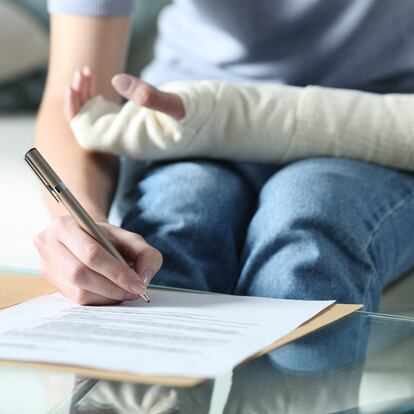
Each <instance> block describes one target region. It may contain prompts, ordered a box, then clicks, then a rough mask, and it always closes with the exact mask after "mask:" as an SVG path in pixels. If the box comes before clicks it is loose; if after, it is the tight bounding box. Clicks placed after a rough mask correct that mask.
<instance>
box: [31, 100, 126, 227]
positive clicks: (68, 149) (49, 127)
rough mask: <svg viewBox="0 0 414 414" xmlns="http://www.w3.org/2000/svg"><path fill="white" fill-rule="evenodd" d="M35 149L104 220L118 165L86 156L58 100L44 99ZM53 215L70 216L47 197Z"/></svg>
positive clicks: (113, 160)
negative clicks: (36, 148) (65, 118)
mask: <svg viewBox="0 0 414 414" xmlns="http://www.w3.org/2000/svg"><path fill="white" fill-rule="evenodd" d="M35 142H36V146H37V147H38V149H39V150H40V151H41V152H42V154H43V155H44V156H45V158H46V159H47V160H48V162H49V163H50V164H51V165H52V167H53V168H54V169H55V170H56V172H57V173H58V175H59V176H60V177H61V178H62V180H63V181H64V182H65V184H66V185H67V186H68V188H69V189H70V190H71V191H72V192H73V193H74V194H75V196H76V197H77V198H78V199H79V201H80V202H81V204H82V205H83V206H84V207H85V209H86V210H87V211H88V212H89V213H90V214H91V215H92V217H94V218H95V219H96V220H98V221H99V220H103V219H104V218H105V217H106V215H107V213H108V210H109V207H110V203H111V200H112V198H113V194H114V191H115V186H116V181H117V173H118V161H117V158H116V157H114V156H111V155H102V154H96V153H91V152H87V151H85V150H84V149H82V148H81V147H80V146H79V145H78V144H77V142H76V140H75V139H74V137H73V133H72V132H71V130H70V128H69V126H68V124H67V122H66V121H65V120H64V117H63V112H62V101H61V99H60V98H59V97H51V98H48V97H45V99H44V100H43V103H42V106H41V109H40V112H39V116H38V120H37V126H36V138H35ZM45 201H46V203H47V205H48V207H49V210H50V212H51V213H52V215H61V214H67V211H66V209H65V208H64V206H62V204H60V203H59V204H58V203H56V202H55V200H54V199H53V198H52V197H50V195H49V194H48V193H47V194H46V193H45Z"/></svg>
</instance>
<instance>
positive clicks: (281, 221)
mask: <svg viewBox="0 0 414 414" xmlns="http://www.w3.org/2000/svg"><path fill="white" fill-rule="evenodd" d="M357 167H358V163H357V164H355V163H354V161H350V160H339V159H329V158H316V159H310V160H306V161H300V162H296V163H293V164H291V165H289V166H287V167H285V168H283V169H281V170H280V171H279V172H277V173H276V174H275V175H273V176H272V177H271V178H270V179H269V180H268V181H267V183H266V184H265V185H264V186H263V188H262V191H261V193H260V197H259V207H258V210H257V212H256V214H255V216H254V217H253V220H252V222H251V224H250V226H249V229H248V234H247V239H246V245H245V249H244V252H243V270H242V275H241V278H240V282H239V285H238V287H237V290H238V292H239V293H244V294H251V295H264V296H274V297H283V298H297V299H336V300H337V301H339V302H362V301H363V302H365V304H366V305H368V307H370V308H371V307H372V306H373V304H372V301H373V300H375V302H376V303H375V304H374V306H377V305H378V303H377V299H378V297H379V291H380V286H379V284H378V283H377V277H376V274H375V273H376V269H375V266H374V265H373V263H372V261H371V259H370V257H369V256H368V255H367V253H366V252H365V251H364V249H363V246H364V241H365V240H366V238H367V234H368V231H369V228H370V227H369V226H370V223H369V217H370V214H369V212H368V207H367V206H366V205H365V204H364V203H358V202H357V200H356V197H355V191H357V192H358V191H362V190H363V189H362V188H361V187H363V186H364V185H365V184H364V182H363V181H361V179H360V177H358V171H357V170H358V168H357ZM366 186H367V188H366V189H364V190H368V185H366ZM368 280H370V281H371V282H372V286H371V287H372V289H371V290H370V291H369V292H368V294H367V281H368ZM373 291H374V294H372V293H373Z"/></svg>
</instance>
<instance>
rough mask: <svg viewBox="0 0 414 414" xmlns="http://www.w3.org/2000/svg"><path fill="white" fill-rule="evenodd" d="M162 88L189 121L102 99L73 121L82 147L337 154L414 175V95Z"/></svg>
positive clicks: (213, 85)
mask: <svg viewBox="0 0 414 414" xmlns="http://www.w3.org/2000/svg"><path fill="white" fill-rule="evenodd" d="M162 89H163V90H166V91H169V92H174V93H177V94H178V95H180V97H181V98H182V100H183V103H184V107H185V111H186V116H185V118H184V119H182V120H181V121H175V120H174V119H172V118H171V117H169V116H167V115H165V114H162V113H160V112H156V111H152V110H149V109H146V108H142V107H139V106H137V105H135V104H134V103H133V102H127V103H126V104H125V105H124V106H123V107H122V108H121V107H120V106H118V105H115V104H113V103H110V102H108V101H105V100H104V99H103V98H101V97H97V98H94V99H93V100H91V101H89V102H88V103H86V105H85V106H84V107H83V108H82V109H81V111H80V112H79V113H78V114H77V115H76V116H75V118H74V119H73V120H72V123H71V126H72V129H73V132H74V134H75V136H76V139H77V140H78V142H79V144H80V145H81V146H82V147H84V148H86V149H89V150H94V151H102V152H109V153H112V154H118V155H121V154H122V155H128V156H131V157H134V158H138V159H171V158H178V157H198V156H200V157H211V158H225V159H231V160H238V161H252V162H276V163H286V162H290V161H294V160H297V159H302V158H307V157H315V156H333V157H345V158H354V159H360V160H364V161H369V162H374V163H378V164H383V165H386V166H390V167H394V168H401V169H406V170H414V95H408V94H407V95H401V94H389V95H378V94H373V93H366V92H360V91H352V90H344V89H333V88H325V87H317V86H308V87H305V88H301V87H294V86H285V85H236V84H231V83H228V82H218V81H198V82H180V83H174V84H168V85H165V86H164V87H162Z"/></svg>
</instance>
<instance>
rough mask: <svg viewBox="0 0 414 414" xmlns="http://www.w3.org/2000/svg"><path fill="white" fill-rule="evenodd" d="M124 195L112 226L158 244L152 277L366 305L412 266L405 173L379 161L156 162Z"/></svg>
mask: <svg viewBox="0 0 414 414" xmlns="http://www.w3.org/2000/svg"><path fill="white" fill-rule="evenodd" d="M128 163H129V164H132V166H133V164H134V161H132V160H130V161H128ZM130 166H131V165H130ZM127 194H128V198H129V200H130V208H129V211H128V213H127V214H126V215H125V217H124V219H123V223H122V226H123V227H124V228H126V229H128V230H131V231H134V232H137V233H140V234H141V235H142V236H143V237H144V238H145V239H146V240H147V241H148V242H149V243H150V244H152V245H153V246H155V247H157V248H158V249H159V250H160V251H161V252H162V253H163V256H164V266H163V268H162V269H161V270H160V272H159V273H158V274H157V275H156V277H155V278H154V283H157V284H162V285H169V286H176V287H183V288H189V289H200V290H208V291H214V292H223V293H235V294H241V295H254V296H269V297H276V298H295V299H335V300H337V301H338V302H340V303H363V304H364V305H365V308H366V309H367V310H372V311H375V310H378V308H379V304H380V297H381V290H382V288H383V287H384V286H385V285H386V284H387V283H389V282H391V281H392V280H394V279H395V278H397V277H398V276H400V275H402V274H403V273H404V272H406V271H407V270H408V269H410V268H411V267H412V266H414V176H412V175H410V174H406V173H402V172H399V171H395V170H391V169H387V168H384V167H381V166H377V165H373V164H368V163H363V162H358V161H353V160H347V159H333V158H314V159H308V160H303V161H298V162H295V163H292V164H290V165H287V166H283V167H277V166H274V165H257V164H256V165H246V164H236V163H231V162H224V161H223V162H220V161H209V160H181V161H176V162H156V163H152V164H150V166H149V167H148V168H146V169H145V170H144V171H143V172H142V174H141V177H140V178H139V179H138V180H137V181H136V182H135V185H134V187H133V188H130V189H128V191H127Z"/></svg>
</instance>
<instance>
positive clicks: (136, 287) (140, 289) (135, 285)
mask: <svg viewBox="0 0 414 414" xmlns="http://www.w3.org/2000/svg"><path fill="white" fill-rule="evenodd" d="M131 290H132V291H133V292H134V293H137V294H138V295H141V294H142V293H144V292H145V287H144V286H142V283H141V282H139V281H138V280H136V281H135V282H132V283H131Z"/></svg>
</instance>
